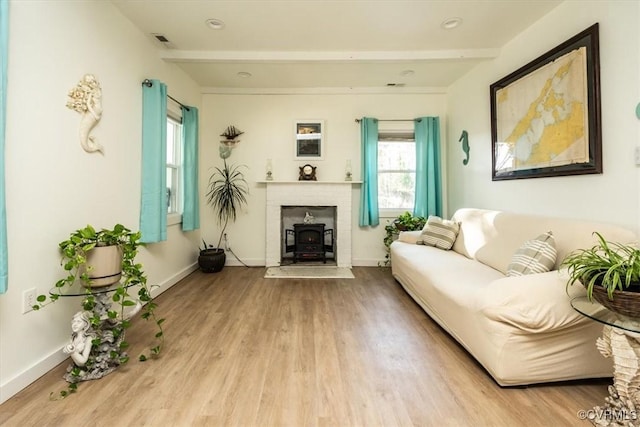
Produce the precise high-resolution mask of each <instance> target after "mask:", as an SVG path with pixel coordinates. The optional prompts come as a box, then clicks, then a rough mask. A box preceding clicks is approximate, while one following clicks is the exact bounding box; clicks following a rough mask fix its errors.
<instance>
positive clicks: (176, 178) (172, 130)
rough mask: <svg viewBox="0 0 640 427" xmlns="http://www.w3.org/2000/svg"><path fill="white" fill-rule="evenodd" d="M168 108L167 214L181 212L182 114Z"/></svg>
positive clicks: (179, 111)
mask: <svg viewBox="0 0 640 427" xmlns="http://www.w3.org/2000/svg"><path fill="white" fill-rule="evenodd" d="M174 110H175V109H169V108H168V115H167V214H169V215H171V214H177V215H179V214H181V213H182V212H181V211H182V190H181V187H182V112H181V110H179V109H178V111H174Z"/></svg>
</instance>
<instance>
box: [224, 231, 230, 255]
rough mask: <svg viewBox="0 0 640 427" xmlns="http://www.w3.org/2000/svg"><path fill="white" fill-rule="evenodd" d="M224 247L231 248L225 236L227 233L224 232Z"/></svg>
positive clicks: (228, 249)
mask: <svg viewBox="0 0 640 427" xmlns="http://www.w3.org/2000/svg"><path fill="white" fill-rule="evenodd" d="M224 249H225V250H227V251H230V250H231V246H230V245H229V239H228V238H227V233H224Z"/></svg>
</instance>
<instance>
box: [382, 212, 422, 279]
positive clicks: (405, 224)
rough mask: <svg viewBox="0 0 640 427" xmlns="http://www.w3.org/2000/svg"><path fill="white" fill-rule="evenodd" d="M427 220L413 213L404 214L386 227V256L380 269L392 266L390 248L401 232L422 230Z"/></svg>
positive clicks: (384, 241) (384, 240)
mask: <svg viewBox="0 0 640 427" xmlns="http://www.w3.org/2000/svg"><path fill="white" fill-rule="evenodd" d="M426 222H427V220H426V218H424V217H421V216H413V215H412V214H411V212H408V211H407V212H404V213H403V214H401V215H399V216H398V217H397V218H396V219H394V220H393V221H392V222H391V223H389V224H387V225H386V226H385V227H384V230H385V231H386V234H385V236H384V239H383V243H384V247H385V251H386V255H385V257H384V261H382V262H379V263H378V266H380V267H389V266H390V265H391V252H390V249H389V247H390V246H391V243H393V241H394V240H396V239H397V238H398V235H399V234H400V232H401V231H414V230H422V228H423V227H424V225H425V224H426Z"/></svg>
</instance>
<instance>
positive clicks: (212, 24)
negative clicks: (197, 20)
mask: <svg viewBox="0 0 640 427" xmlns="http://www.w3.org/2000/svg"><path fill="white" fill-rule="evenodd" d="M204 22H205V24H207V26H208V27H209V28H211V29H212V30H221V29H223V28H224V22H222V21H221V20H219V19H215V18H211V19H207V20H206V21H204Z"/></svg>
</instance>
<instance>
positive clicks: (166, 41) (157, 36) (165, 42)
mask: <svg viewBox="0 0 640 427" xmlns="http://www.w3.org/2000/svg"><path fill="white" fill-rule="evenodd" d="M151 36H152V37H153V38H154V39H156V40H157V41H158V42H160V44H161V45H162V46H164V47H166V48H167V49H173V48H175V46H174V45H173V43H171V42H170V41H169V39H168V38H167V37H166V36H165V35H164V34H160V33H151Z"/></svg>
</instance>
